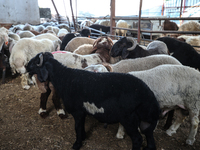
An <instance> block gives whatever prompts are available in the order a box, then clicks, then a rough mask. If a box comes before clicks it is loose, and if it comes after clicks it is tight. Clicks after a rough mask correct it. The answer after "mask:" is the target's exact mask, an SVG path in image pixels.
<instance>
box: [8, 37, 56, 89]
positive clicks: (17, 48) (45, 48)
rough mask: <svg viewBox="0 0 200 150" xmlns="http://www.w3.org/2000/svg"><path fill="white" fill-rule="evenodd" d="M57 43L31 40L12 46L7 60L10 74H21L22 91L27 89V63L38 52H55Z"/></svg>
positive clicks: (23, 40) (47, 40) (24, 39)
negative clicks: (10, 70)
mask: <svg viewBox="0 0 200 150" xmlns="http://www.w3.org/2000/svg"><path fill="white" fill-rule="evenodd" d="M58 45H59V43H58V42H57V41H55V42H52V41H51V40H49V39H42V40H36V39H32V38H23V39H20V40H19V41H18V42H17V43H16V44H15V45H14V46H13V49H12V52H11V55H10V58H9V63H10V67H11V69H12V72H13V73H14V74H15V73H16V72H18V73H20V74H22V80H21V84H22V87H23V88H24V89H29V88H30V86H29V85H28V84H27V76H26V74H25V73H26V68H25V66H26V65H27V63H28V61H29V60H30V59H31V58H32V57H34V56H35V55H36V54H37V53H39V52H53V51H56V48H57V47H58Z"/></svg>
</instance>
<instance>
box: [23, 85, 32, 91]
mask: <svg viewBox="0 0 200 150" xmlns="http://www.w3.org/2000/svg"><path fill="white" fill-rule="evenodd" d="M22 88H23V89H24V90H28V89H30V86H29V85H24V86H22Z"/></svg>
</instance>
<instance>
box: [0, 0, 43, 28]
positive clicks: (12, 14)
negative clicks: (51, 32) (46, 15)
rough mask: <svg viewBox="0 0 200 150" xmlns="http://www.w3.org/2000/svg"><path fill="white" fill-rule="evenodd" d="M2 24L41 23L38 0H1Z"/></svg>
mask: <svg viewBox="0 0 200 150" xmlns="http://www.w3.org/2000/svg"><path fill="white" fill-rule="evenodd" d="M0 14H1V15H0V24H19V23H22V24H25V23H30V24H39V23H40V15H39V7H38V0H0Z"/></svg>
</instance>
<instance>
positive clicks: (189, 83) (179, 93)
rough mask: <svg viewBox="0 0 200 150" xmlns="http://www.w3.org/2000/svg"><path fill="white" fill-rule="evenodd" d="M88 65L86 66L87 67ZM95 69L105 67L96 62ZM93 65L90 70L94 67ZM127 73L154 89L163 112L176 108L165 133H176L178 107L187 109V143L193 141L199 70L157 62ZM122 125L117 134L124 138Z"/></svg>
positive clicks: (180, 116)
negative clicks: (153, 66)
mask: <svg viewBox="0 0 200 150" xmlns="http://www.w3.org/2000/svg"><path fill="white" fill-rule="evenodd" d="M86 69H87V68H86ZM96 70H100V71H103V72H107V69H105V67H103V66H102V65H101V66H98V67H96ZM96 70H94V67H92V68H90V70H89V71H96ZM129 74H131V75H133V76H135V77H138V78H139V79H141V80H142V81H144V82H145V83H146V84H147V85H148V86H149V87H150V89H151V90H152V91H153V92H154V94H155V96H156V98H157V100H158V102H159V104H160V108H161V109H162V110H163V115H165V114H166V113H167V112H168V111H170V110H173V109H177V111H176V113H177V118H176V120H175V122H174V123H173V124H172V125H171V126H170V128H169V129H168V130H167V131H166V133H167V134H168V135H170V136H171V135H172V134H174V133H176V130H177V129H178V128H179V126H180V125H181V123H182V122H183V120H184V118H185V116H184V115H183V114H182V113H181V110H182V109H183V110H187V111H188V112H189V116H190V123H191V127H190V133H189V135H188V138H187V140H186V143H187V144H189V145H193V143H194V141H195V135H196V133H197V127H198V123H199V119H198V116H199V110H200V100H199V96H200V92H199V88H200V83H199V80H200V73H199V72H198V71H196V70H195V69H193V68H190V67H188V66H183V65H168V64H167V65H160V66H157V67H155V68H152V69H150V70H144V71H132V72H129ZM123 135H124V131H123V127H122V126H120V127H119V129H118V133H117V137H119V138H123Z"/></svg>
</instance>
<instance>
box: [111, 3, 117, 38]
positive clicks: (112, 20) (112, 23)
mask: <svg viewBox="0 0 200 150" xmlns="http://www.w3.org/2000/svg"><path fill="white" fill-rule="evenodd" d="M110 12H111V16H110V34H111V35H115V30H114V29H113V27H116V24H115V19H114V17H115V0H111V1H110Z"/></svg>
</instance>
